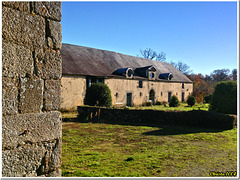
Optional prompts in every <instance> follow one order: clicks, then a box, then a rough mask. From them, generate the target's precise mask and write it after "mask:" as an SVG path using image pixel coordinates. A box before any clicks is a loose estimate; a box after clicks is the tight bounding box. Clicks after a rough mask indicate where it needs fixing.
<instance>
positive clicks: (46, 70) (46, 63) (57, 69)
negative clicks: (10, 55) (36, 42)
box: [34, 49, 62, 79]
mask: <svg viewBox="0 0 240 180" xmlns="http://www.w3.org/2000/svg"><path fill="white" fill-rule="evenodd" d="M34 59H35V70H36V74H37V76H38V77H41V78H42V79H61V77H62V58H61V55H60V51H55V50H50V49H45V50H42V49H38V50H36V51H35V53H34Z"/></svg>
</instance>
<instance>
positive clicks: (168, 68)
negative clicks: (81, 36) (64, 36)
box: [61, 43, 192, 82]
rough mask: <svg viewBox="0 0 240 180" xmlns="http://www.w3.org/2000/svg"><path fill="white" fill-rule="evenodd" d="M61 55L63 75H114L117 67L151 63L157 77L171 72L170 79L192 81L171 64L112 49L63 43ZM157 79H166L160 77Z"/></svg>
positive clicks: (136, 66) (144, 65)
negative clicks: (171, 76)
mask: <svg viewBox="0 0 240 180" xmlns="http://www.w3.org/2000/svg"><path fill="white" fill-rule="evenodd" d="M61 55H62V73H63V74H65V75H84V76H86V75H88V76H101V77H116V76H117V75H113V74H112V73H113V72H114V71H115V70H117V69H119V68H132V69H133V70H134V69H136V68H141V67H146V66H152V65H153V66H154V67H155V68H156V70H157V71H156V76H157V77H158V76H159V74H161V73H172V74H173V78H172V80H171V81H177V82H192V81H191V80H189V79H188V78H187V77H186V76H185V75H184V74H182V73H181V72H180V71H179V70H178V69H176V68H175V67H174V66H173V65H172V64H169V63H165V62H159V61H154V60H148V59H144V58H141V57H135V56H129V55H125V54H120V53H116V52H112V51H106V50H100V49H95V48H89V47H83V46H77V45H71V44H64V43H63V44H62V49H61ZM134 78H136V79H139V78H141V77H137V76H135V77H134ZM141 79H144V78H141ZM145 79H146V78H145ZM158 80H159V81H168V80H162V79H158Z"/></svg>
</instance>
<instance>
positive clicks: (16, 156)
mask: <svg viewBox="0 0 240 180" xmlns="http://www.w3.org/2000/svg"><path fill="white" fill-rule="evenodd" d="M44 153H45V150H44V148H43V147H39V148H38V147H32V146H30V145H28V147H27V146H25V147H20V148H18V149H15V150H10V151H9V150H6V151H2V176H6V177H22V176H25V177H26V176H27V177H36V176H37V173H36V170H37V169H38V167H39V166H40V165H41V160H42V157H44Z"/></svg>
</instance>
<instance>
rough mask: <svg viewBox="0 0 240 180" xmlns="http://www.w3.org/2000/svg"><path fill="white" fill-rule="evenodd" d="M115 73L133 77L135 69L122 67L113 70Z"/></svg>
mask: <svg viewBox="0 0 240 180" xmlns="http://www.w3.org/2000/svg"><path fill="white" fill-rule="evenodd" d="M113 74H114V75H120V76H125V77H126V78H132V77H133V74H134V72H133V70H132V68H120V69H117V70H116V71H114V72H113Z"/></svg>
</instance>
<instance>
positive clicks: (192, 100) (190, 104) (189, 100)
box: [187, 96, 196, 107]
mask: <svg viewBox="0 0 240 180" xmlns="http://www.w3.org/2000/svg"><path fill="white" fill-rule="evenodd" d="M187 103H188V105H189V106H191V107H192V106H193V105H194V104H195V103H196V98H195V97H194V96H188V99H187Z"/></svg>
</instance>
